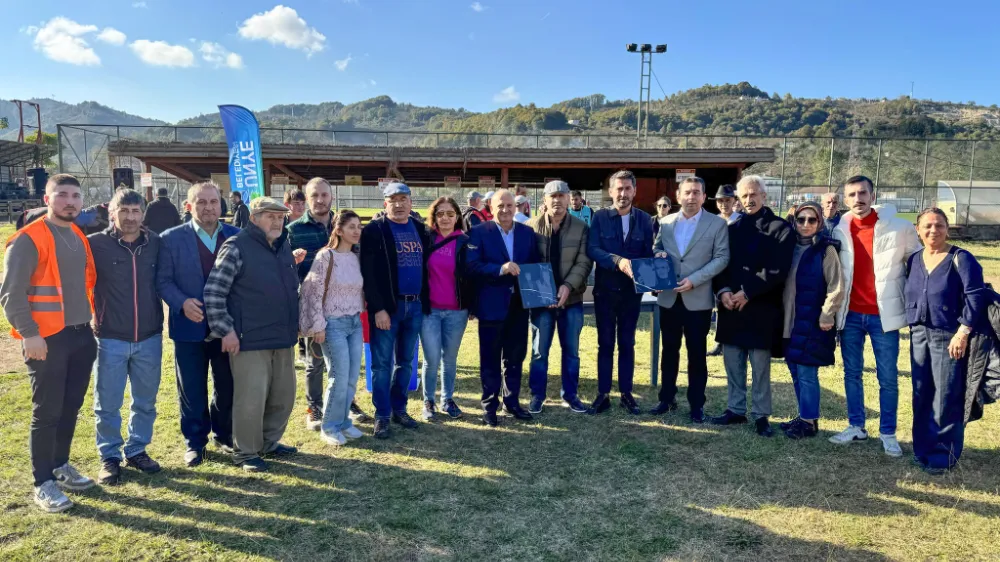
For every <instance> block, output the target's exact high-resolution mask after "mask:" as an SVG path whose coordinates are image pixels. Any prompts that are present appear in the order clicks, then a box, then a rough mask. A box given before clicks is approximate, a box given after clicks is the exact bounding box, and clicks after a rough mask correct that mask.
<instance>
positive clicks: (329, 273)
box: [320, 248, 336, 310]
mask: <svg viewBox="0 0 1000 562" xmlns="http://www.w3.org/2000/svg"><path fill="white" fill-rule="evenodd" d="M327 251H329V252H330V265H329V267H327V268H326V281H325V282H324V283H323V300H322V301H321V302H320V306H321V307H322V308H323V309H324V310H325V309H326V295H327V293H329V292H330V277H332V276H333V266H334V264H335V263H336V262H335V261H334V259H333V258H334V255H333V250H332V249H330V248H327Z"/></svg>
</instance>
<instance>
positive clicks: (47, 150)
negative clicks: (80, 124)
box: [24, 131, 59, 168]
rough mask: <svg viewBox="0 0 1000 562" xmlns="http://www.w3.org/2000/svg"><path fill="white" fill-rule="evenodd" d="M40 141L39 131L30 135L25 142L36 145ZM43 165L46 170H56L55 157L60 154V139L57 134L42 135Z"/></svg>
mask: <svg viewBox="0 0 1000 562" xmlns="http://www.w3.org/2000/svg"><path fill="white" fill-rule="evenodd" d="M37 140H38V131H35V132H34V133H31V134H30V135H28V136H27V137H26V138H25V139H24V142H26V143H29V144H34V143H35V142H36V141H37ZM41 152H42V153H41V160H42V162H41V164H42V165H43V166H45V167H46V168H55V167H56V161H55V156H56V155H57V154H59V137H58V136H56V134H55V133H42V150H41Z"/></svg>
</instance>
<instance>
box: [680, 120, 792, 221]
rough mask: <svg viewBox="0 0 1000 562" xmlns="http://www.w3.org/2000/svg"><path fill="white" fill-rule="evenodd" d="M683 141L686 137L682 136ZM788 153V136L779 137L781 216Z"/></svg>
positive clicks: (779, 198) (779, 207)
mask: <svg viewBox="0 0 1000 562" xmlns="http://www.w3.org/2000/svg"><path fill="white" fill-rule="evenodd" d="M684 141H685V143H686V142H687V137H685V138H684ZM786 154H788V137H782V139H781V190H780V191H779V192H778V193H779V195H778V216H779V217H780V216H781V205H782V203H784V202H785V155H786Z"/></svg>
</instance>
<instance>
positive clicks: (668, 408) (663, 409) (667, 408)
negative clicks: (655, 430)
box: [649, 401, 677, 416]
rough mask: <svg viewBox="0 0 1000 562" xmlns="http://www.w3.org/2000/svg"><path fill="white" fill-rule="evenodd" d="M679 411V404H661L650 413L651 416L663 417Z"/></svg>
mask: <svg viewBox="0 0 1000 562" xmlns="http://www.w3.org/2000/svg"><path fill="white" fill-rule="evenodd" d="M676 409H677V402H676V401H675V402H660V403H659V404H657V405H656V407H655V408H653V409H652V410H650V411H649V413H650V414H651V415H654V416H662V415H663V414H666V413H667V412H672V411H674V410H676Z"/></svg>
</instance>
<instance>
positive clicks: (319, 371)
mask: <svg viewBox="0 0 1000 562" xmlns="http://www.w3.org/2000/svg"><path fill="white" fill-rule="evenodd" d="M305 349H306V406H309V409H311V410H312V411H314V412H319V413H320V414H322V413H323V401H324V400H325V399H326V359H324V358H323V346H322V345H320V344H318V343H316V342H315V341H313V339H312V338H305Z"/></svg>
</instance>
